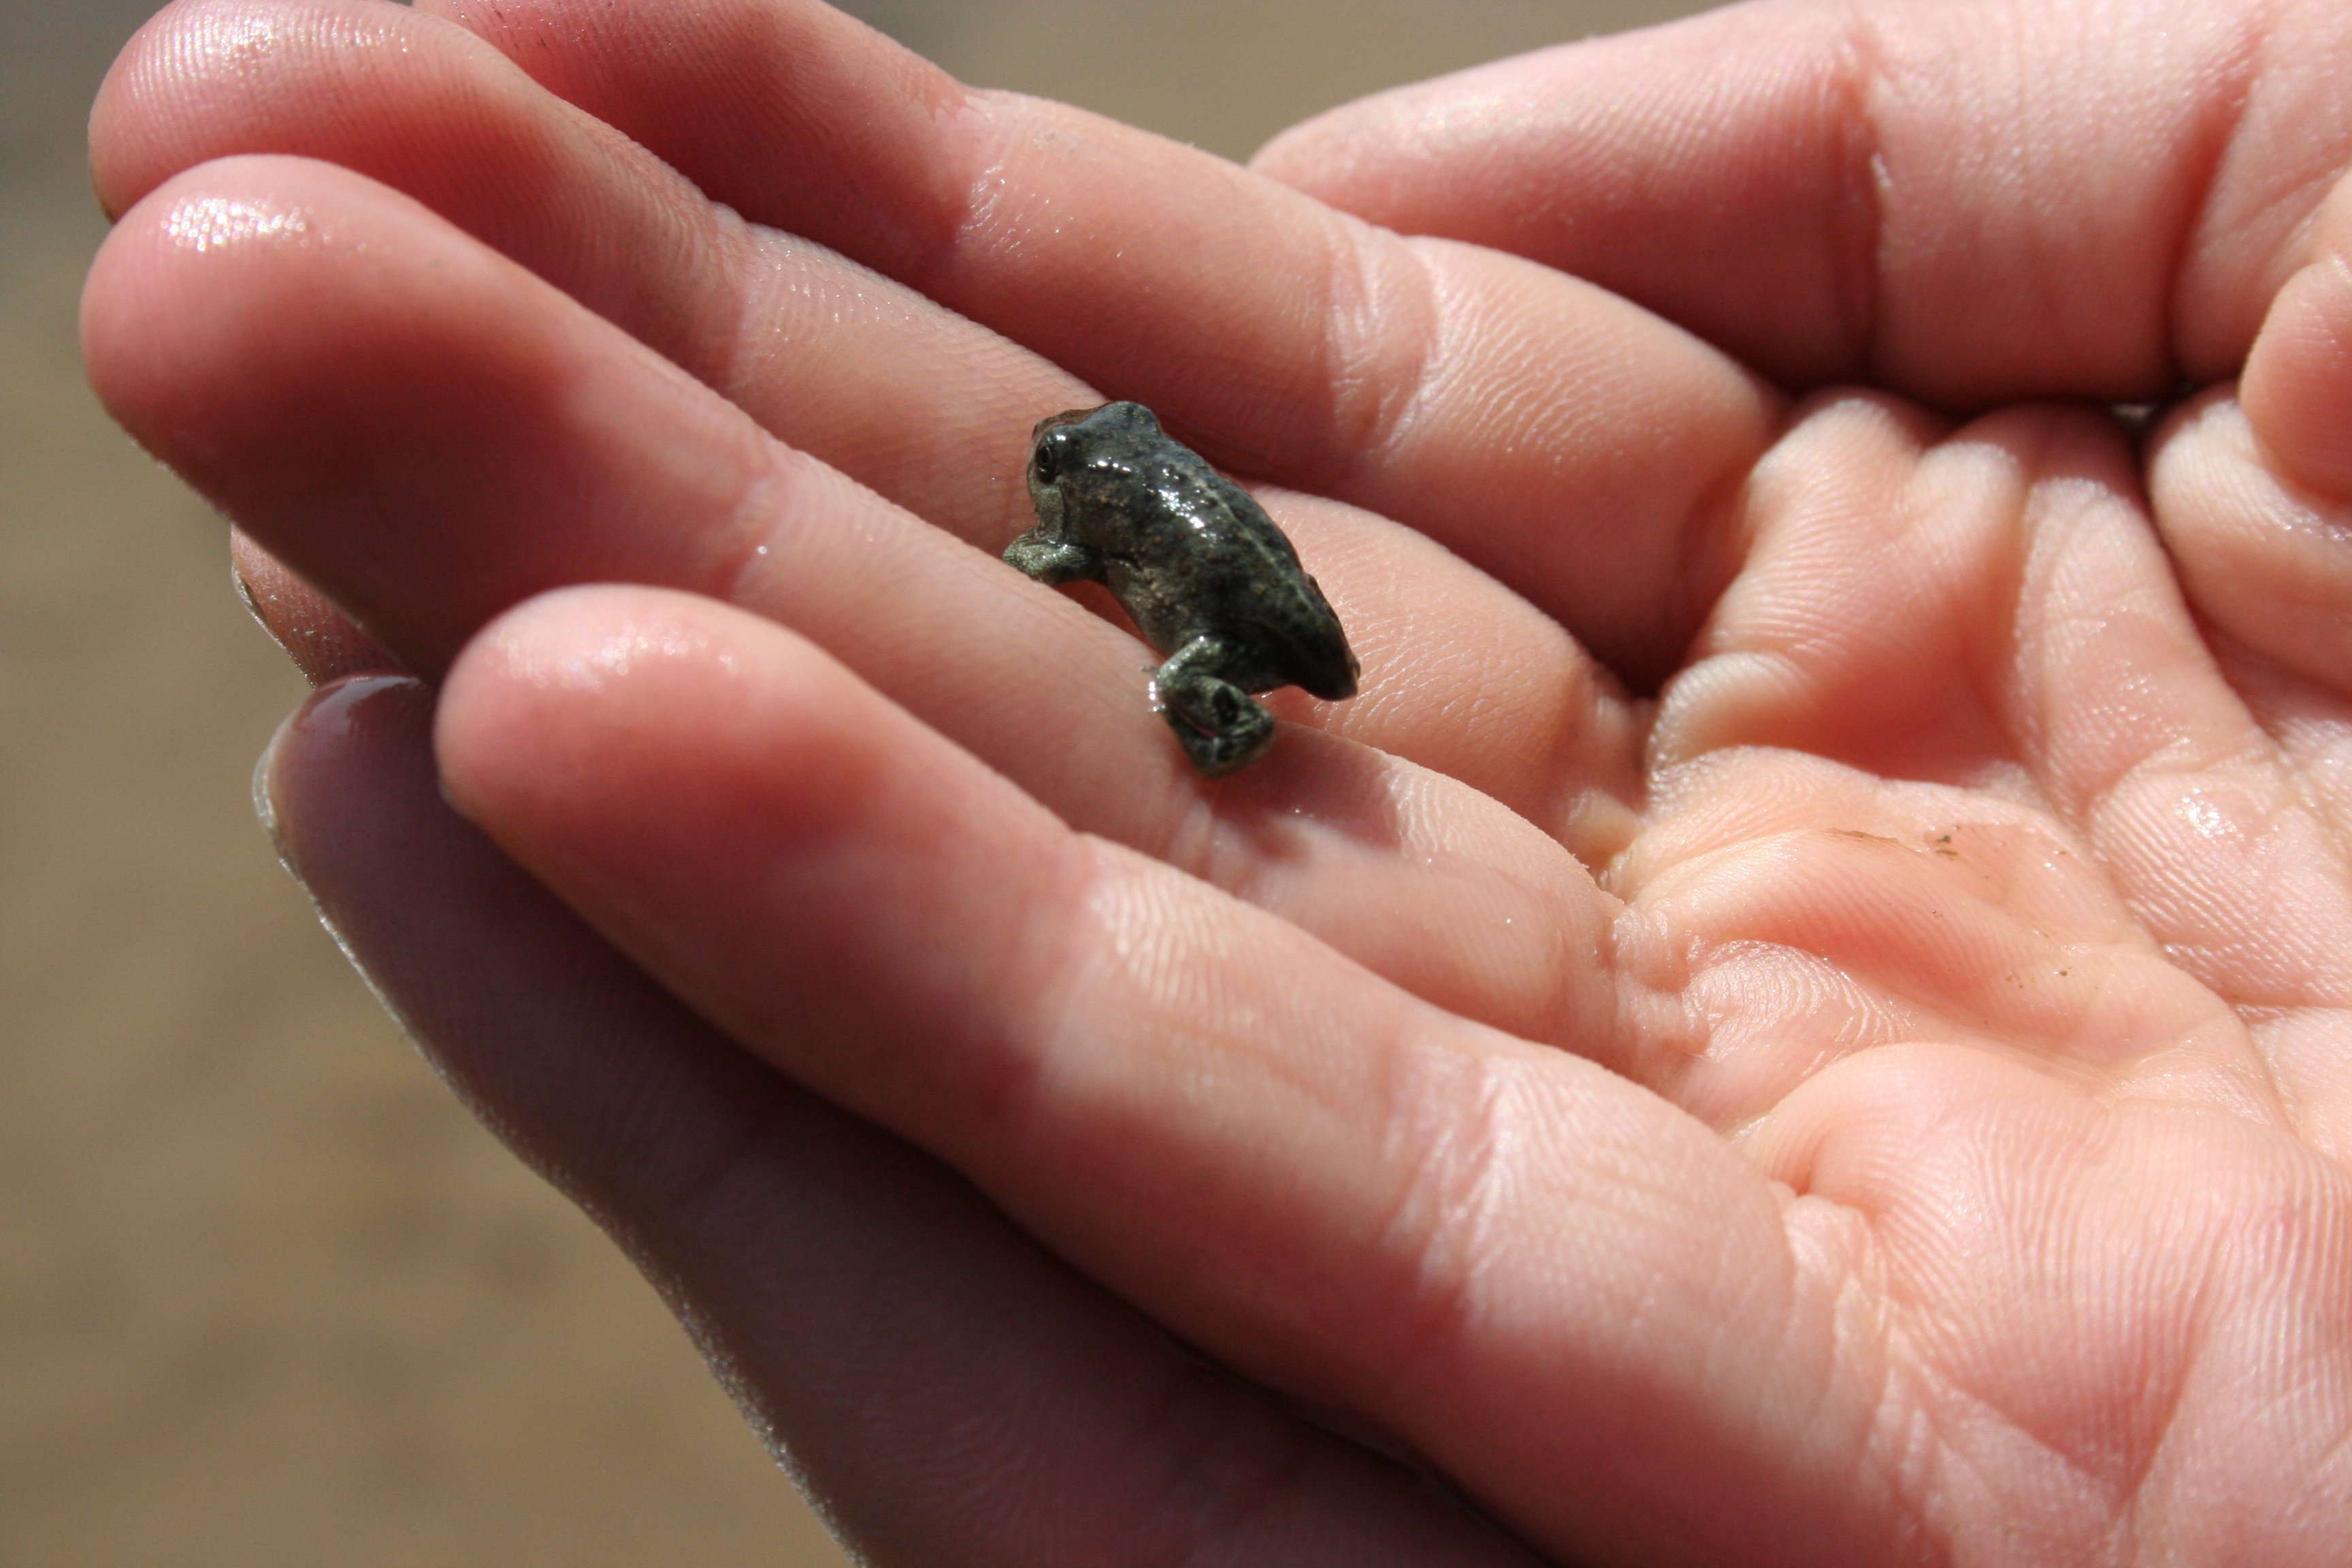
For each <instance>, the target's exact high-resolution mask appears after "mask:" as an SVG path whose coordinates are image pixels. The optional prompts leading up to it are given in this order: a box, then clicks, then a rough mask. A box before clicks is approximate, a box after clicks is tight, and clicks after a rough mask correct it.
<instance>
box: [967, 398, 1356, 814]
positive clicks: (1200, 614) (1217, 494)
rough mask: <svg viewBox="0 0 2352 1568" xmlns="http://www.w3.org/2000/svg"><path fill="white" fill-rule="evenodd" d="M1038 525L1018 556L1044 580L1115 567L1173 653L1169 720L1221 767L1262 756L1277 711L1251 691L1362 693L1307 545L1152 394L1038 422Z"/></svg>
mask: <svg viewBox="0 0 2352 1568" xmlns="http://www.w3.org/2000/svg"><path fill="white" fill-rule="evenodd" d="M1034 443H1035V444H1034V447H1032V449H1031V451H1030V455H1029V496H1030V499H1031V500H1033V501H1034V502H1035V503H1036V507H1037V526H1036V527H1034V528H1033V529H1031V530H1030V531H1028V532H1026V533H1024V534H1023V535H1022V536H1021V537H1020V538H1018V539H1016V540H1014V541H1013V542H1012V543H1011V544H1010V545H1008V546H1007V547H1006V548H1005V552H1004V559H1005V560H1006V561H1008V562H1010V563H1012V564H1013V565H1015V566H1018V567H1019V568H1020V569H1021V570H1022V571H1024V572H1025V573H1027V574H1029V575H1030V576H1032V577H1034V578H1036V579H1037V581H1039V582H1040V583H1046V584H1055V583H1074V582H1077V581H1079V580H1080V579H1083V578H1091V579H1095V580H1097V581H1099V582H1100V583H1101V584H1103V585H1104V586H1105V587H1107V588H1108V589H1109V590H1110V592H1111V596H1112V597H1113V598H1116V599H1117V600H1118V602H1119V603H1120V604H1121V605H1124V606H1126V609H1127V613H1128V614H1129V616H1132V617H1133V618H1134V621H1135V625H1136V627H1137V629H1138V630H1139V631H1141V632H1142V633H1143V636H1144V638H1145V640H1146V641H1148V642H1150V644H1151V646H1152V647H1154V648H1155V649H1157V650H1158V651H1159V652H1160V653H1161V654H1163V655H1164V656H1166V658H1167V660H1168V662H1167V663H1165V664H1163V665H1161V666H1160V669H1159V673H1158V674H1157V675H1156V676H1155V677H1154V678H1153V685H1154V687H1155V689H1157V691H1158V693H1159V697H1160V703H1161V705H1162V709H1161V710H1162V712H1163V714H1164V715H1165V717H1166V718H1167V720H1168V727H1169V728H1170V729H1171V730H1173V731H1176V739H1177V740H1178V741H1179V742H1181V743H1182V745H1183V747H1184V754H1185V755H1186V756H1188V757H1190V758H1192V765H1193V766H1195V767H1197V768H1199V769H1200V770H1201V771H1202V773H1206V774H1208V775H1209V776H1210V777H1212V778H1213V777H1215V776H1216V775H1218V774H1220V773H1232V772H1233V771H1234V769H1235V768H1238V767H1241V766H1243V765H1244V764H1245V763H1251V762H1254V761H1255V760H1256V759H1257V758H1258V757H1259V756H1261V755H1263V754H1264V753H1265V749H1266V747H1267V745H1268V744H1269V743H1271V742H1273V740H1274V718H1273V715H1271V714H1269V713H1268V712H1266V710H1265V709H1264V708H1261V707H1260V706H1258V704H1257V703H1256V702H1255V701H1254V700H1252V699H1251V695H1250V694H1251V693H1252V692H1256V691H1271V690H1273V689H1275V688H1276V687H1277V686H1303V687H1305V688H1306V689H1307V690H1308V691H1311V692H1313V693H1314V694H1315V695H1316V696H1318V697H1320V698H1323V699H1325V700H1329V701H1334V702H1336V701H1338V700H1340V699H1342V698H1346V697H1353V696H1354V695H1355V694H1356V656H1355V655H1354V654H1352V653H1350V652H1349V650H1348V638H1347V635H1346V634H1345V633H1344V632H1342V631H1341V630H1340V629H1339V617H1338V616H1335V615H1333V614H1332V613H1331V606H1330V605H1328V604H1327V603H1325V602H1324V598H1323V591H1322V589H1320V588H1318V587H1317V586H1316V584H1315V579H1314V578H1312V577H1310V576H1308V575H1307V573H1306V572H1305V570H1304V569H1302V568H1301V567H1300V566H1299V564H1298V552H1297V551H1296V550H1293V549H1292V548H1291V546H1290V541H1289V540H1288V539H1287V538H1286V537H1284V535H1283V531H1282V530H1280V529H1278V528H1276V526H1275V525H1274V520H1273V519H1271V518H1269V517H1267V516H1266V515H1265V511H1264V510H1262V509H1261V508H1260V507H1259V506H1258V504H1257V502H1255V501H1254V500H1251V499H1250V498H1249V494H1248V492H1247V491H1245V490H1244V489H1242V488H1241V487H1240V486H1238V485H1235V484H1234V483H1232V482H1231V481H1229V480H1227V479H1224V478H1223V477H1222V476H1221V475H1219V474H1218V472H1217V471H1216V470H1215V469H1214V468H1211V467H1209V465H1208V463H1207V462H1206V461H1204V460H1203V459H1202V458H1201V456H1200V454H1198V453H1197V452H1194V451H1193V450H1192V448H1191V447H1183V446H1180V445H1178V444H1177V443H1176V442H1174V441H1172V440H1171V439H1169V437H1168V436H1167V434H1166V432H1164V431H1162V430H1161V429H1160V421H1159V420H1158V419H1156V418H1154V417H1153V416H1152V413H1151V410H1150V409H1149V408H1146V407H1144V406H1143V405H1141V404H1140V403H1107V404H1105V405H1102V406H1101V407H1100V408H1076V409H1072V410H1071V411H1070V412H1069V413H1067V414H1056V415H1055V416H1052V417H1051V418H1048V419H1041V420H1039V421H1038V422H1037V427H1036V430H1035V432H1034Z"/></svg>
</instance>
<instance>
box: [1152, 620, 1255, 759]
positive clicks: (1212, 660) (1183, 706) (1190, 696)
mask: <svg viewBox="0 0 2352 1568" xmlns="http://www.w3.org/2000/svg"><path fill="white" fill-rule="evenodd" d="M1233 656H1234V649H1233V647H1231V645H1230V644H1228V643H1227V642H1226V641H1225V640H1224V639H1223V638H1222V637H1194V638H1193V639H1192V641H1191V642H1188V643H1186V644H1185V645H1184V646H1183V647H1180V648H1178V649H1177V650H1176V651H1175V653H1174V654H1172V655H1171V656H1170V658H1169V659H1168V662H1167V663H1165V664H1163V665H1161V666H1160V673H1159V674H1158V675H1157V676H1155V677H1153V681H1152V683H1153V685H1154V686H1155V687H1157V688H1158V689H1159V692H1160V701H1161V702H1162V703H1163V704H1165V706H1164V708H1163V709H1162V712H1163V714H1164V716H1165V717H1166V718H1167V720H1168V727H1169V728H1170V729H1171V730H1173V731H1176V739H1177V741H1178V742H1179V743H1180V744H1181V745H1182V746H1183V748H1184V754H1185V755H1186V756H1188V757H1190V758H1192V765H1193V766H1194V767H1196V768H1198V769H1200V770H1201V772H1202V773H1205V774H1207V775H1208V776H1209V777H1211V778H1216V777H1218V776H1219V775H1220V774H1223V773H1232V772H1234V770H1235V769H1237V768H1243V767H1246V766H1248V765H1249V764H1250V763H1254V762H1255V761H1257V759H1258V758H1259V757H1261V756H1263V755H1264V754H1265V749H1266V747H1268V746H1269V745H1272V744H1273V743H1274V715H1273V714H1271V713H1268V712H1267V711H1266V710H1265V709H1264V708H1261V707H1259V706H1258V704H1257V700H1256V699H1255V698H1253V697H1252V696H1250V694H1249V693H1248V692H1247V691H1244V690H1243V689H1241V688H1240V687H1239V686H1236V685H1234V683H1233V682H1232V681H1230V680H1227V679H1225V678H1224V677H1223V676H1222V675H1219V674H1217V673H1216V672H1217V671H1218V670H1219V669H1221V668H1228V667H1230V665H1231V663H1232V662H1233Z"/></svg>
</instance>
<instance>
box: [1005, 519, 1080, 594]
mask: <svg viewBox="0 0 2352 1568" xmlns="http://www.w3.org/2000/svg"><path fill="white" fill-rule="evenodd" d="M1004 563H1005V564H1006V565H1008V566H1015V567H1018V568H1020V570H1021V571H1023V572H1024V573H1025V574H1028V575H1030V576H1032V577H1034V578H1035V579H1037V581H1039V582H1040V583H1043V584H1045V585H1046V586H1047V587H1049V588H1051V587H1055V586H1057V585H1059V584H1064V583H1076V582H1081V581H1083V580H1085V579H1087V578H1089V577H1099V576H1101V575H1102V568H1103V563H1102V556H1101V555H1100V554H1098V553H1097V552H1095V551H1092V550H1089V549H1087V547H1086V546H1085V545H1083V544H1073V543H1071V542H1069V541H1068V540H1066V539H1055V538H1052V537H1050V536H1048V535H1047V534H1046V532H1045V530H1044V529H1042V528H1033V529H1031V530H1030V531H1028V532H1026V533H1024V534H1023V535H1022V536H1021V537H1020V538H1018V539H1016V540H1014V541H1013V542H1012V543H1010V544H1008V545H1006V546H1005V547H1004Z"/></svg>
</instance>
